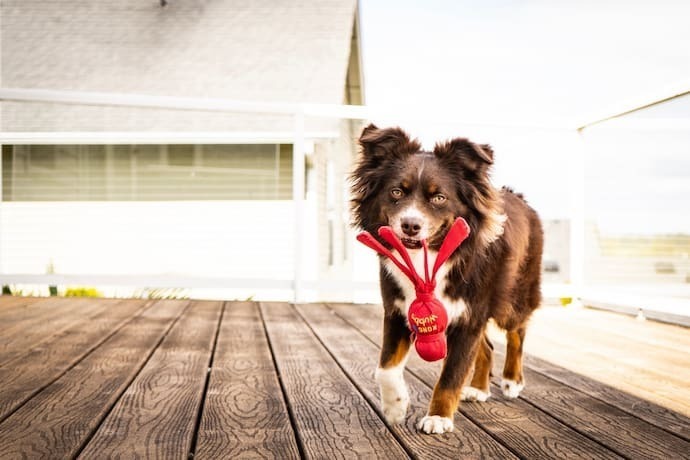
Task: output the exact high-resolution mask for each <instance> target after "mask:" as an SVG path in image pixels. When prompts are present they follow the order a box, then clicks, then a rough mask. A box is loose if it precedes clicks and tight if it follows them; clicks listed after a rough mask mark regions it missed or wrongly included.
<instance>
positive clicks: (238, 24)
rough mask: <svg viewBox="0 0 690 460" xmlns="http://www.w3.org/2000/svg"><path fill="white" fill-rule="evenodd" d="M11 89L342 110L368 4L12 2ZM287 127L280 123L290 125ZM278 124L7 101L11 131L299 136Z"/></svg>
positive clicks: (8, 35)
mask: <svg viewBox="0 0 690 460" xmlns="http://www.w3.org/2000/svg"><path fill="white" fill-rule="evenodd" d="M1 5H2V10H1V14H2V17H1V21H2V28H1V29H2V32H1V33H2V36H1V42H0V43H1V54H2V56H1V59H2V72H1V76H0V78H1V84H2V86H3V87H20V88H46V89H64V90H79V91H101V92H125V93H127V92H129V93H142V94H153V95H170V96H189V97H222V98H230V99H242V100H256V101H283V102H314V103H335V104H339V103H342V100H343V91H344V85H345V77H346V72H347V63H348V57H349V54H350V38H351V35H352V27H353V21H354V15H355V11H356V0H309V1H291V0H245V1H241V0H224V1H218V0H216V1H209V0H170V1H169V3H168V6H166V7H165V8H163V7H161V6H160V3H159V1H158V0H118V1H105V0H99V1H93V0H53V1H45V0H3V1H2V4H1ZM278 118H279V117H278ZM278 118H277V117H268V118H267V117H263V116H256V115H254V116H245V115H242V116H238V117H235V116H227V115H218V114H208V113H191V112H186V113H176V112H171V111H163V110H150V109H149V110H143V109H128V108H108V109H105V110H104V109H102V108H99V107H75V106H72V107H70V106H64V105H57V104H43V103H29V104H27V103H3V107H2V123H3V126H2V128H3V130H6V131H18V130H41V131H51V130H71V131H79V130H108V131H116V130H153V129H157V130H178V129H184V130H195V129H196V130H210V129H240V130H241V129H245V130H246V129H264V128H266V127H267V126H269V127H270V129H281V128H286V127H287V128H288V129H289V128H290V127H291V124H290V122H289V120H288V121H286V122H283V121H280V120H279V119H278Z"/></svg>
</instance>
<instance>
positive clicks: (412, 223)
mask: <svg viewBox="0 0 690 460" xmlns="http://www.w3.org/2000/svg"><path fill="white" fill-rule="evenodd" d="M400 226H401V227H402V231H403V233H405V235H407V236H416V235H417V234H418V233H419V231H420V230H421V229H422V221H421V219H419V218H417V217H403V218H402V220H401V221H400Z"/></svg>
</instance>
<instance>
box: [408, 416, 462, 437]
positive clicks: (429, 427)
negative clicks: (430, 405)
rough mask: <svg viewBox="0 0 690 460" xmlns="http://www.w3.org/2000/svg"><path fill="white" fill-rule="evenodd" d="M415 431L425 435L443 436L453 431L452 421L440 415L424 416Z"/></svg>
mask: <svg viewBox="0 0 690 460" xmlns="http://www.w3.org/2000/svg"><path fill="white" fill-rule="evenodd" d="M417 429H418V430H419V431H423V432H424V433H426V434H432V433H433V434H443V433H447V432H449V431H453V420H452V419H449V418H448V417H441V416H440V415H425V416H424V417H422V419H421V420H420V421H419V422H418V423H417Z"/></svg>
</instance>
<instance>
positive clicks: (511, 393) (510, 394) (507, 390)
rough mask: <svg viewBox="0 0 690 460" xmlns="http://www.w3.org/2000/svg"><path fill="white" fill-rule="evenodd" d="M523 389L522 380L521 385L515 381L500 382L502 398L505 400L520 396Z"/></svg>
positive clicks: (504, 380)
mask: <svg viewBox="0 0 690 460" xmlns="http://www.w3.org/2000/svg"><path fill="white" fill-rule="evenodd" d="M523 388H525V382H524V380H523V381H522V383H518V382H516V381H515V380H510V379H502V380H501V390H502V391H503V396H505V397H506V398H510V399H514V398H517V397H518V396H520V392H521V391H522V389H523Z"/></svg>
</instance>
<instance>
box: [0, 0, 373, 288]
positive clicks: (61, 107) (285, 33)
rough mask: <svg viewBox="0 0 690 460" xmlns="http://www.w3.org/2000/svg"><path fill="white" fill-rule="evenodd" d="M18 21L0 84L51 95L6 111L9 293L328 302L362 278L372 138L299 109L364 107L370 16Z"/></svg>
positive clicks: (319, 10) (123, 7)
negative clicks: (292, 297) (123, 290)
mask: <svg viewBox="0 0 690 460" xmlns="http://www.w3.org/2000/svg"><path fill="white" fill-rule="evenodd" d="M0 14H1V18H0V20H1V22H2V28H1V29H2V36H1V48H0V51H1V59H2V61H1V67H2V68H1V72H0V86H1V88H2V89H3V90H9V89H22V90H27V89H28V90H33V91H34V92H33V94H34V96H35V95H36V94H38V96H35V98H34V99H33V100H28V99H26V98H24V99H22V98H11V97H4V98H3V100H2V101H1V102H0V104H1V107H0V131H1V132H2V141H1V142H2V144H3V145H2V192H1V193H2V200H1V201H0V203H1V204H0V206H1V207H0V276H1V277H2V279H3V283H4V284H8V283H18V284H21V283H27V282H31V281H34V282H36V283H38V282H41V281H42V280H44V279H47V278H45V275H46V273H47V272H48V273H49V274H51V276H52V278H51V280H52V281H53V282H58V281H60V280H63V281H64V282H65V283H75V282H76V283H84V284H88V285H93V284H97V283H100V282H102V283H106V284H109V285H113V284H116V285H122V286H136V287H143V286H156V285H159V286H180V287H197V288H218V289H222V288H233V289H234V291H233V292H234V295H233V297H238V298H239V297H249V296H258V297H264V298H284V297H285V296H286V295H287V293H289V292H292V290H293V288H294V287H295V283H297V281H296V277H297V278H299V281H305V283H306V284H305V286H311V287H312V291H311V294H310V295H312V296H314V295H319V296H320V297H321V298H323V296H324V295H327V293H328V290H326V292H321V293H317V292H316V291H315V290H314V289H313V288H314V287H316V286H321V285H324V284H323V283H322V282H327V281H328V280H337V279H340V278H343V277H344V278H348V277H349V272H350V271H351V270H352V263H351V248H350V247H349V244H350V243H349V241H351V235H350V234H349V232H350V230H349V227H348V209H347V196H346V194H347V186H346V175H347V169H348V168H349V165H350V164H351V160H352V158H353V156H354V155H355V145H354V143H353V141H352V140H353V139H355V138H356V136H357V133H358V131H359V129H360V124H359V123H360V122H357V121H349V120H343V119H339V118H337V117H312V116H309V115H308V114H307V116H304V117H302V115H301V114H298V113H297V112H295V113H293V112H292V110H293V108H299V107H303V106H304V104H316V105H319V104H321V105H324V104H327V105H341V104H347V105H361V104H363V101H364V96H363V94H364V92H363V87H362V72H361V66H360V51H359V49H360V39H359V32H358V9H357V2H356V0H310V1H295V2H281V1H276V0H263V1H252V2H242V1H236V0H227V1H222V2H206V1H202V0H197V1H176V0H171V1H168V2H160V1H159V0H147V1H141V0H124V1H119V2H103V1H100V2H93V1H86V0H66V1H61V2H45V1H38V0H7V1H3V2H2V6H1V10H0ZM65 94H68V95H71V96H70V97H72V98H73V100H71V101H69V102H68V103H65V102H64V101H60V98H61V97H63V96H64V95H65ZM56 95H57V96H56ZM75 95H76V96H75ZM85 95H86V96H85ZM89 95H96V99H97V100H96V102H94V100H92V99H90V96H89ZM75 98H76V99H75ZM147 98H149V99H147ZM151 98H153V99H155V100H156V101H158V102H157V103H155V104H148V103H142V101H149V100H151ZM156 98H158V99H156ZM190 100H191V101H196V104H197V105H196V106H195V105H194V104H192V106H194V107H197V106H198V107H197V108H196V109H194V108H190V107H189V104H188V101H190ZM107 101H111V102H107ZM113 101H114V102H113ZM160 101H165V103H164V104H163V103H159V102H160ZM218 101H221V102H222V103H223V104H225V105H223V104H221V105H223V107H225V109H222V110H207V109H205V108H204V104H206V105H207V106H213V105H214V104H216V103H217V102H218ZM185 104H187V105H186V106H185ZM228 107H229V108H228ZM298 115H299V116H298ZM296 132H297V133H300V134H299V137H296ZM295 139H299V140H298V141H296V140H295ZM296 142H299V144H296ZM295 151H297V155H298V156H294V158H293V154H294V152H295ZM303 155H304V158H305V161H304V164H302V161H301V159H302V156H303ZM295 165H297V170H295ZM302 167H304V169H305V173H304V185H302V181H301V177H302V175H301V171H300V170H301V169H302ZM295 187H297V188H295ZM302 187H304V189H305V190H304V196H299V199H297V200H295V194H297V195H301V188H302ZM302 199H303V203H301V204H300V202H301V201H302ZM296 219H297V221H296ZM295 267H297V268H295ZM222 295H225V296H227V293H226V292H225V293H223V294H222Z"/></svg>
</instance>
